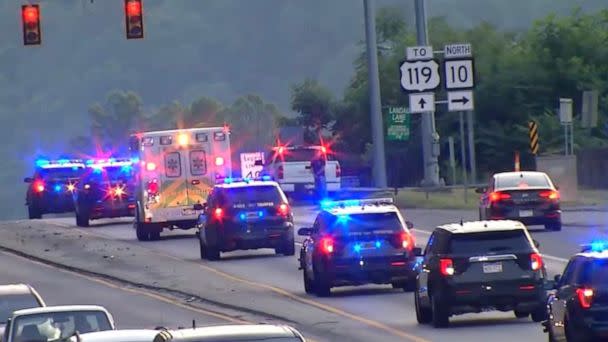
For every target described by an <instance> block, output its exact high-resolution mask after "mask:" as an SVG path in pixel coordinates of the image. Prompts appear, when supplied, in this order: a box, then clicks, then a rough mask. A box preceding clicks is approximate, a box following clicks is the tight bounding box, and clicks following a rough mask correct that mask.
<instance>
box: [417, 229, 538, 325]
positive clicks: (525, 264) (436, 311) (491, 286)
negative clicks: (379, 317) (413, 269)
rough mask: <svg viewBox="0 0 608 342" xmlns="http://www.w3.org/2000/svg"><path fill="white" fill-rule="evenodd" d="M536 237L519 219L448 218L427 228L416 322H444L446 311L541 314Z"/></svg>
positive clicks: (418, 284) (523, 314) (454, 313)
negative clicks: (451, 220) (449, 220)
mask: <svg viewBox="0 0 608 342" xmlns="http://www.w3.org/2000/svg"><path fill="white" fill-rule="evenodd" d="M537 246H538V243H537V242H536V241H534V240H532V238H531V237H530V234H529V233H528V230H527V229H526V227H525V226H524V225H523V224H522V223H521V222H518V221H509V220H503V221H476V222H464V223H454V224H447V225H443V226H440V227H437V228H436V229H435V230H434V231H433V233H432V234H431V236H430V238H429V240H428V243H427V245H426V249H425V251H424V259H423V261H422V269H421V272H420V274H419V276H418V283H417V286H416V292H415V294H414V301H415V307H416V318H417V320H418V323H421V324H425V323H431V322H432V323H433V325H434V326H435V327H437V328H439V327H446V326H448V324H449V317H450V316H452V315H459V314H465V313H479V312H483V311H488V310H498V311H511V310H512V311H514V313H515V316H516V317H517V318H524V317H528V316H531V317H532V320H534V321H535V322H541V321H542V320H544V319H545V316H546V313H545V311H546V310H545V299H546V294H547V293H546V291H545V278H546V270H545V267H544V264H543V259H542V257H541V255H540V252H539V251H538V249H537Z"/></svg>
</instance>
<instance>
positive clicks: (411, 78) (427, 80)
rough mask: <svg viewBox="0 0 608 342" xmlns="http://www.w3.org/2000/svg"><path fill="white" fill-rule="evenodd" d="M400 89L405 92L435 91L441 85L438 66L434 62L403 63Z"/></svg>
mask: <svg viewBox="0 0 608 342" xmlns="http://www.w3.org/2000/svg"><path fill="white" fill-rule="evenodd" d="M400 69H401V87H403V89H405V90H407V91H425V90H435V89H436V88H437V87H438V86H439V84H440V83H441V77H440V75H439V64H438V63H437V62H436V61H435V60H428V61H417V62H407V61H406V62H403V64H401V68H400Z"/></svg>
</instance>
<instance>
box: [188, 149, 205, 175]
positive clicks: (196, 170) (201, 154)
mask: <svg viewBox="0 0 608 342" xmlns="http://www.w3.org/2000/svg"><path fill="white" fill-rule="evenodd" d="M190 173H191V174H192V176H204V175H206V174H207V155H206V154H205V151H203V150H195V151H190Z"/></svg>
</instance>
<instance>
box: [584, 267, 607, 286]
mask: <svg viewBox="0 0 608 342" xmlns="http://www.w3.org/2000/svg"><path fill="white" fill-rule="evenodd" d="M580 278H581V279H580V281H579V283H580V284H585V285H591V286H594V287H595V286H597V287H600V288H603V289H606V288H608V260H589V261H585V264H584V266H583V271H582V272H581V275H580Z"/></svg>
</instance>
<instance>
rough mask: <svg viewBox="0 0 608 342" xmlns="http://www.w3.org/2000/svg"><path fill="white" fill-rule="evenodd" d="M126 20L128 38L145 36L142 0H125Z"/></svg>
mask: <svg viewBox="0 0 608 342" xmlns="http://www.w3.org/2000/svg"><path fill="white" fill-rule="evenodd" d="M125 20H126V23H127V25H126V28H127V39H142V38H143V37H144V15H143V8H142V0H125Z"/></svg>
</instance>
